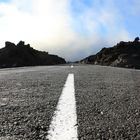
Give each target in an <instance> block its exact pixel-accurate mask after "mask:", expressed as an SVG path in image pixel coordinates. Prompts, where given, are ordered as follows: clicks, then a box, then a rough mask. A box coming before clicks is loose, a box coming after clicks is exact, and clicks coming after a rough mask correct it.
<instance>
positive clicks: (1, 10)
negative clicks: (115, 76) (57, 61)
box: [0, 0, 140, 61]
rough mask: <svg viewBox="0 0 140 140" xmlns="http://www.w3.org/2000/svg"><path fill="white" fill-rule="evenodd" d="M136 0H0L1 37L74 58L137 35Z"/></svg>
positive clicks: (0, 41)
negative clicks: (21, 41)
mask: <svg viewBox="0 0 140 140" xmlns="http://www.w3.org/2000/svg"><path fill="white" fill-rule="evenodd" d="M139 26H140V1H139V0H0V48H2V47H4V42H5V41H11V42H14V43H18V42H19V41H20V40H23V41H25V42H26V43H27V44H28V43H30V44H31V46H32V47H33V48H35V49H39V50H43V51H48V52H49V53H53V54H57V55H60V56H62V57H65V58H66V59H67V60H71V61H73V60H77V59H80V58H83V57H86V56H88V55H90V54H94V53H96V52H98V51H99V50H100V49H101V48H102V47H110V46H112V45H115V44H116V43H117V42H119V41H121V40H124V41H127V40H133V39H134V38H135V37H136V36H140V27H139Z"/></svg>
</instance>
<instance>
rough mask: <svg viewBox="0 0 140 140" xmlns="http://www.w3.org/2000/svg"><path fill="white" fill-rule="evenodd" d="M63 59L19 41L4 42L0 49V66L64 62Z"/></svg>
mask: <svg viewBox="0 0 140 140" xmlns="http://www.w3.org/2000/svg"><path fill="white" fill-rule="evenodd" d="M65 63H66V61H65V59H63V58H61V57H58V56H57V55H52V54H48V52H42V51H38V50H35V49H33V48H32V47H30V45H29V44H28V45H25V43H24V42H23V41H20V42H19V43H18V44H17V45H15V44H14V43H11V42H5V47H4V48H2V49H0V68H8V67H22V66H39V65H56V64H65Z"/></svg>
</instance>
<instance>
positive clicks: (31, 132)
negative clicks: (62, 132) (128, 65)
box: [0, 65, 140, 140]
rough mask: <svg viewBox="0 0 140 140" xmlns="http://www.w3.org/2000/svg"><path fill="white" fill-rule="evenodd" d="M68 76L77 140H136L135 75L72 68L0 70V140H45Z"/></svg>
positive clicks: (139, 120) (139, 85)
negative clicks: (72, 81)
mask: <svg viewBox="0 0 140 140" xmlns="http://www.w3.org/2000/svg"><path fill="white" fill-rule="evenodd" d="M69 73H74V76H75V93H76V105H77V125H78V138H79V140H139V139H140V71H139V70H133V69H123V68H113V67H103V66H92V65H75V66H74V68H70V66H69V65H68V66H67V65H65V66H44V67H26V68H13V69H1V70H0V140H39V139H40V140H45V138H46V135H47V131H48V129H49V125H50V122H51V119H52V116H53V113H54V110H55V108H56V105H57V102H58V99H59V97H60V95H61V91H62V88H63V86H64V83H65V81H66V78H67V75H68V74H69Z"/></svg>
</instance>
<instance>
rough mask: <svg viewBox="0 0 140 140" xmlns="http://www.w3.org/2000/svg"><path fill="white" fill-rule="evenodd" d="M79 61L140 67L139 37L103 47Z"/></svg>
mask: <svg viewBox="0 0 140 140" xmlns="http://www.w3.org/2000/svg"><path fill="white" fill-rule="evenodd" d="M80 63H84V64H97V65H106V66H114V67H124V68H136V69H140V41H139V38H138V37H136V38H135V40H134V41H131V42H130V41H129V42H124V41H121V42H120V43H118V44H117V45H115V46H114V47H111V48H103V49H102V50H101V51H100V52H98V53H97V54H96V55H91V56H89V57H87V58H85V59H83V60H81V61H80Z"/></svg>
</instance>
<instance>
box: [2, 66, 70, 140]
mask: <svg viewBox="0 0 140 140" xmlns="http://www.w3.org/2000/svg"><path fill="white" fill-rule="evenodd" d="M66 77H67V71H66V67H59V68H57V67H34V68H18V69H5V70H1V71H0V140H39V139H41V140H44V139H45V137H46V135H47V131H48V129H49V124H50V120H51V118H52V116H53V113H54V110H55V107H56V105H57V102H58V98H59V96H60V94H61V90H62V87H63V85H64V83H65V80H66Z"/></svg>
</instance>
